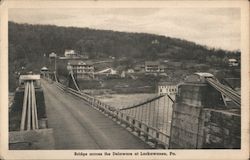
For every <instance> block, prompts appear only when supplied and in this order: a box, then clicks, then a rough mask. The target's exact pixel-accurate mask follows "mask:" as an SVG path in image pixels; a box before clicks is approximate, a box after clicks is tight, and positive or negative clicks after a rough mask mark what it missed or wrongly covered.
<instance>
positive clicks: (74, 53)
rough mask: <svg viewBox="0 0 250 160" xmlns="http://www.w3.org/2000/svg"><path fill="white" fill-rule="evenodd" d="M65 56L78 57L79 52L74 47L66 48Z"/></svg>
mask: <svg viewBox="0 0 250 160" xmlns="http://www.w3.org/2000/svg"><path fill="white" fill-rule="evenodd" d="M64 56H65V57H67V58H73V57H77V53H76V52H75V51H74V50H72V49H66V50H65V52H64Z"/></svg>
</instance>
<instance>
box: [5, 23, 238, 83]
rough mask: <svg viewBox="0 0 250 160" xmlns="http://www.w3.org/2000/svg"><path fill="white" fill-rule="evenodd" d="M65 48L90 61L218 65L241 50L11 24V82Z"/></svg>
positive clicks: (137, 35)
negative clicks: (190, 61) (139, 60)
mask: <svg viewBox="0 0 250 160" xmlns="http://www.w3.org/2000/svg"><path fill="white" fill-rule="evenodd" d="M65 49H74V50H76V51H77V52H78V53H80V54H87V55H88V56H89V57H90V58H105V57H109V56H114V57H116V58H119V57H120V58H122V57H126V58H133V59H141V60H147V59H148V60H149V59H150V60H152V59H159V58H161V59H163V58H164V59H175V60H179V61H181V60H195V61H197V62H199V63H217V64H222V63H223V62H224V61H226V59H227V58H228V57H235V58H237V59H240V52H238V51H235V52H229V51H225V50H220V49H218V50H216V49H209V48H208V47H206V46H201V45H197V44H195V43H193V42H190V41H186V40H181V39H177V38H170V37H165V36H161V35H154V34H147V33H127V32H117V31H109V30H95V29H89V28H75V27H58V26H52V25H30V24H18V23H14V22H9V62H10V63H9V73H10V76H9V77H10V81H11V79H14V78H13V76H12V75H13V73H14V72H15V71H19V70H21V67H22V66H24V67H26V68H28V69H33V70H39V69H40V68H41V67H42V66H43V65H44V63H45V61H47V59H46V57H48V55H49V54H50V53H51V52H55V53H56V54H57V55H59V56H62V55H63V54H64V50H65Z"/></svg>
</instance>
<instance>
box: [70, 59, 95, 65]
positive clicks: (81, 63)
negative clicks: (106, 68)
mask: <svg viewBox="0 0 250 160" xmlns="http://www.w3.org/2000/svg"><path fill="white" fill-rule="evenodd" d="M68 64H70V65H73V66H74V65H93V62H90V61H82V60H69V61H68Z"/></svg>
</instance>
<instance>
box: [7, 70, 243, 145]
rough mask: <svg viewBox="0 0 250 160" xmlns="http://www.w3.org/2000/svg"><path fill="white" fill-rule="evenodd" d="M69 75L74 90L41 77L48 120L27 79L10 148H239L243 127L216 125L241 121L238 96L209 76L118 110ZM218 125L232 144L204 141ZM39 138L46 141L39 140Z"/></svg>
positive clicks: (52, 78) (53, 78)
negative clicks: (172, 92) (228, 135)
mask: <svg viewBox="0 0 250 160" xmlns="http://www.w3.org/2000/svg"><path fill="white" fill-rule="evenodd" d="M69 77H71V80H72V82H73V84H74V86H75V87H74V89H73V88H69V87H68V86H64V85H63V84H61V83H59V82H58V79H57V77H56V75H55V74H50V75H43V77H42V79H41V82H40V83H41V84H40V86H41V89H42V92H43V95H44V106H45V107H44V108H45V111H44V112H45V113H46V116H44V117H42V116H41V114H39V112H40V111H41V108H39V104H36V103H37V100H36V96H35V95H36V91H35V87H34V84H35V82H34V81H35V80H34V79H33V80H26V81H24V83H25V85H24V86H25V87H24V90H23V92H24V93H23V97H24V98H23V100H22V101H21V102H22V103H21V105H19V108H21V109H20V110H21V113H22V115H21V116H20V130H14V131H13V132H10V142H9V143H10V148H12V149H20V148H18V147H20V146H22V145H23V144H26V143H27V145H26V148H29V149H151V148H162V149H170V148H196V149H197V148H213V147H218V146H219V147H220V148H238V147H239V146H240V137H239V135H240V133H233V134H232V133H231V130H232V131H233V130H235V129H236V128H237V127H239V126H233V128H232V126H230V125H228V126H230V127H231V128H230V127H227V124H226V122H225V123H223V124H220V123H221V122H219V121H218V122H217V121H216V122H215V121H214V119H215V117H216V116H218V115H219V114H220V115H219V116H220V118H222V119H223V118H228V115H230V117H231V118H232V121H233V120H234V122H232V123H240V122H238V119H240V115H239V114H238V111H239V110H240V105H241V99H240V94H238V93H237V92H236V91H234V90H233V89H231V88H229V87H228V86H225V85H223V84H221V83H220V82H219V81H218V80H216V78H215V77H213V76H212V75H210V74H207V73H204V74H203V73H197V74H194V75H191V76H190V77H189V78H188V79H187V80H186V82H185V83H183V84H181V85H180V86H179V89H178V92H179V93H177V95H176V98H173V97H172V96H171V95H168V94H165V95H158V96H155V97H153V98H151V99H148V100H146V101H145V102H138V103H137V104H135V105H133V106H127V107H124V108H120V109H118V108H116V107H113V106H110V105H107V104H105V103H103V102H102V101H100V100H98V99H97V98H95V97H93V96H91V95H89V94H86V93H85V92H84V91H81V90H80V89H79V87H78V85H77V83H76V81H75V79H74V75H73V73H70V76H69ZM208 97H209V98H208ZM37 98H38V97H37ZM211 98H212V99H213V100H212V101H211ZM226 99H227V100H226ZM228 99H230V102H228ZM226 101H227V102H226ZM229 103H230V104H231V105H228V104H229ZM232 104H233V105H232ZM20 106H21V107H20ZM218 108H219V109H218ZM26 113H27V114H26ZM213 116H214V117H213ZM41 117H42V118H41ZM230 122H231V121H230ZM214 124H216V127H217V128H220V129H221V128H223V127H224V128H223V129H222V130H228V132H230V133H224V131H223V134H230V136H231V139H232V140H231V141H228V142H227V143H223V144H221V143H222V142H219V141H218V142H214V141H212V140H209V139H208V138H207V139H206V138H205V137H211V136H214V135H213V132H212V131H211V130H212V129H213V128H212V127H211V125H214ZM211 128H212V129H211ZM239 132H240V131H239ZM223 136H224V137H225V136H227V135H223ZM35 137H39V140H40V141H42V142H38V141H36V138H35ZM21 148H22V147H21ZM24 148H25V147H24ZM24 148H22V149H24Z"/></svg>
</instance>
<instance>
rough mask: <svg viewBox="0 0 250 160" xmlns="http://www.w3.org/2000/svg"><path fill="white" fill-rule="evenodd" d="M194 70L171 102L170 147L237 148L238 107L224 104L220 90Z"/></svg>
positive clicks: (238, 129) (238, 132) (239, 124)
mask: <svg viewBox="0 0 250 160" xmlns="http://www.w3.org/2000/svg"><path fill="white" fill-rule="evenodd" d="M206 77H213V76H212V75H210V74H194V75H192V76H190V77H188V78H187V79H186V81H185V83H184V84H181V85H180V86H179V88H178V90H179V92H178V95H177V97H176V102H175V103H174V105H173V116H172V126H171V136H170V137H171V138H170V146H169V148H170V149H201V148H204V149H205V148H207V149H209V148H211V149H213V148H235V149H237V148H240V141H241V137H240V136H241V130H240V129H241V120H240V119H241V117H240V108H239V107H238V108H237V107H227V106H225V105H224V102H223V99H222V96H221V94H220V92H218V91H217V90H215V89H214V88H212V87H211V86H209V85H208V83H207V82H206Z"/></svg>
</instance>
